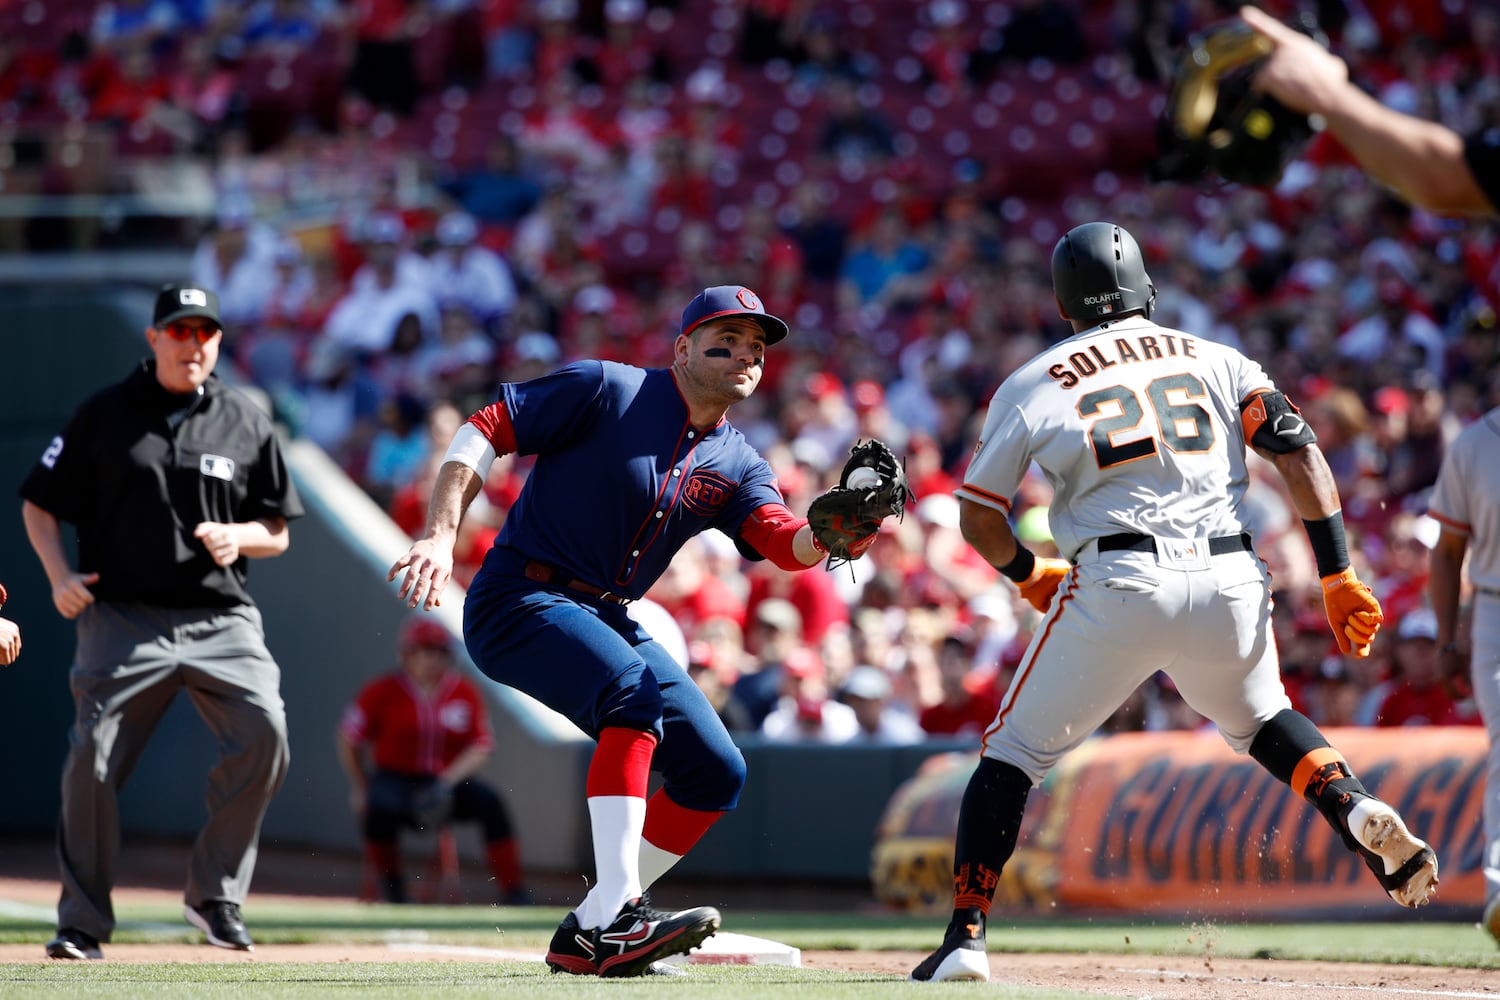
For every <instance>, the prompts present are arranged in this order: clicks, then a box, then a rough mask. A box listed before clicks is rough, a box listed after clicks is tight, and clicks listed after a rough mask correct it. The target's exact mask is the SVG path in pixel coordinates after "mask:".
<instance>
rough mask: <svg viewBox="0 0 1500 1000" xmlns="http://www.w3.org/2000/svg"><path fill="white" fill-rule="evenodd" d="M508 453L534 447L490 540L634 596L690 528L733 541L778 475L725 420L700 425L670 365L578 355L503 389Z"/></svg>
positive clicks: (771, 494) (773, 495)
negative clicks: (512, 446)
mask: <svg viewBox="0 0 1500 1000" xmlns="http://www.w3.org/2000/svg"><path fill="white" fill-rule="evenodd" d="M500 402H501V403H502V404H503V405H504V407H505V409H506V411H507V412H508V414H509V416H510V421H511V425H512V428H513V430H514V432H515V441H516V450H517V452H518V453H519V454H522V455H536V456H537V459H536V463H535V466H534V468H533V469H532V471H531V474H530V476H529V477H528V478H527V480H526V485H525V487H524V488H523V489H522V491H521V495H520V497H519V498H517V500H516V502H515V504H514V505H513V506H512V507H511V510H510V515H509V516H508V517H507V518H506V521H505V526H504V527H503V528H502V529H501V531H500V535H499V538H498V539H497V540H496V543H495V544H496V545H497V546H505V547H507V548H510V549H513V550H515V551H517V552H519V553H521V554H522V555H524V556H526V557H527V558H529V559H535V560H538V561H540V562H543V563H547V564H549V565H551V566H555V567H558V568H559V569H562V570H563V571H565V572H567V573H569V574H571V575H573V576H575V577H577V578H578V579H580V580H583V581H586V582H588V583H592V584H594V585H596V586H599V587H603V588H605V589H607V590H610V591H612V592H614V593H616V594H620V595H621V596H623V597H629V598H638V597H641V596H642V595H644V594H645V593H646V591H647V590H649V589H650V587H651V585H652V584H653V583H655V582H656V579H657V578H658V577H659V576H661V574H662V573H663V572H664V571H665V570H666V568H667V566H668V564H669V563H670V562H671V561H672V557H673V556H674V555H675V554H676V553H677V550H678V549H680V548H681V547H682V545H683V544H684V543H685V542H686V541H687V540H688V539H689V538H691V537H692V536H694V535H696V534H698V533H699V532H701V531H705V530H707V529H709V528H718V529H719V530H721V531H723V532H725V533H726V534H728V535H729V536H731V537H735V536H736V535H738V533H739V530H740V526H741V525H742V524H743V523H744V521H745V519H746V518H747V517H748V516H749V515H750V513H751V512H752V511H754V510H756V509H757V508H759V507H762V506H765V505H766V504H781V503H783V502H784V501H783V499H782V496H781V493H780V491H779V490H778V489H777V486H776V481H775V477H774V476H773V474H772V472H771V467H770V465H769V464H767V462H766V460H765V459H763V458H761V457H760V455H759V454H758V453H757V452H756V451H755V449H754V448H752V447H750V444H749V443H748V442H747V441H746V440H745V436H744V435H743V434H741V433H740V432H739V431H737V430H735V429H734V427H732V426H731V425H730V424H729V422H728V421H727V420H721V421H720V422H719V423H718V425H717V426H715V427H713V428H711V429H709V430H708V431H707V432H701V431H699V430H698V428H695V427H694V426H693V425H692V424H691V423H690V422H689V420H688V407H687V403H686V402H684V400H683V398H682V395H681V393H679V392H678V390H677V384H676V382H675V380H674V379H673V376H672V373H671V371H670V370H668V369H665V368H650V369H643V368H636V367H633V366H631V365H624V364H618V363H615V362H610V361H579V362H576V363H574V364H571V365H568V366H567V367H565V368H562V369H559V370H558V371H556V372H553V373H552V374H550V375H544V376H542V377H541V378H538V379H534V380H532V381H529V382H515V383H507V384H505V385H503V386H502V387H501V390H500Z"/></svg>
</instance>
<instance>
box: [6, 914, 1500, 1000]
mask: <svg viewBox="0 0 1500 1000" xmlns="http://www.w3.org/2000/svg"><path fill="white" fill-rule="evenodd" d="M564 912H565V911H564V910H562V909H560V908H557V907H535V908H502V907H486V906H453V907H437V906H433V907H428V906H419V907H396V906H382V905H366V904H359V903H346V902H329V901H324V900H307V901H296V902H283V901H280V900H277V901H274V902H264V903H261V902H257V901H256V900H255V899H254V898H252V899H251V901H250V904H249V905H248V906H247V907H246V918H247V921H248V922H249V923H250V926H251V929H252V931H253V932H254V934H255V937H256V940H257V941H259V942H261V943H264V944H294V943H339V942H348V943H377V942H390V941H397V940H402V939H407V940H411V939H418V940H424V941H428V942H434V943H439V944H449V945H463V946H471V947H488V948H505V949H513V950H527V951H537V952H539V951H541V950H542V949H543V948H545V946H546V944H547V941H548V940H549V939H550V937H551V935H552V932H553V930H554V929H555V928H556V926H557V922H558V920H560V919H561V918H562V916H563V913H564ZM724 914H725V930H729V931H736V932H739V933H743V934H753V935H757V936H760V937H767V938H773V939H775V940H778V941H784V942H787V943H788V944H792V945H795V946H797V947H799V948H802V949H803V950H830V949H831V950H851V951H852V950H865V951H879V950H903V951H925V950H927V949H929V948H931V947H932V946H933V945H934V944H935V943H936V941H937V937H938V935H939V934H940V933H941V929H942V928H941V924H942V921H941V920H940V919H935V918H930V917H915V916H906V915H881V914H868V913H859V912H836V913H812V912H800V911H799V912H781V911H764V910H760V911H739V910H736V909H734V908H732V907H725V908H724ZM119 918H120V921H121V924H120V927H119V929H118V930H117V932H116V934H115V941H116V942H151V941H198V940H201V938H200V937H199V935H198V934H197V932H195V931H193V930H191V929H190V928H188V927H187V926H186V924H184V923H183V921H182V918H181V911H180V908H179V907H177V906H175V905H168V904H126V905H122V906H121V907H120V908H119ZM51 933H52V923H51V920H50V914H47V913H46V908H44V907H36V908H11V909H9V910H7V911H5V912H4V913H3V914H0V942H6V943H22V942H24V943H35V944H36V946H37V948H38V951H40V948H41V944H42V942H44V941H45V940H46V939H47V938H48V937H49V936H50V935H51ZM989 946H990V951H991V953H992V956H993V958H992V964H993V965H994V967H995V968H996V970H997V971H998V970H1000V969H1001V968H1003V964H1004V958H1003V955H1004V953H1005V952H1104V953H1112V954H1121V955H1137V956H1142V955H1205V956H1216V957H1222V958H1279V959H1314V958H1316V959H1322V960H1335V961H1337V960H1343V961H1367V962H1388V963H1408V964H1419V965H1445V966H1459V967H1468V968H1483V969H1500V950H1497V949H1496V947H1495V944H1494V942H1493V941H1492V940H1491V939H1490V938H1489V937H1488V936H1487V935H1486V934H1484V933H1483V932H1482V931H1481V930H1480V929H1479V928H1477V927H1475V926H1474V925H1472V924H1467V923H1454V922H1440V921H1435V920H1426V919H1417V918H1412V919H1403V920H1392V921H1391V922H1386V923H1317V924H1313V923H1300V924H1274V925H1273V924H1237V923H1207V922H1205V923H1200V924H1191V923H1174V922H1171V921H1167V920H1150V919H1137V920H1051V921H1040V920H1028V921H1024V922H1022V921H1010V920H1007V919H1006V918H1004V917H998V918H997V919H996V920H995V922H994V923H993V924H992V925H991V928H990V934H989ZM106 954H107V949H106ZM930 989H931V987H925V986H922V985H920V984H909V983H905V982H902V981H901V980H900V979H899V978H898V977H894V976H882V975H876V974H866V973H851V972H837V971H821V970H812V969H805V968H801V969H789V968H776V967H751V968H723V967H707V966H698V967H694V968H693V969H692V970H691V971H690V974H689V975H688V976H684V977H680V978H679V977H649V978H647V979H643V980H607V981H604V980H586V979H585V980H580V979H578V978H575V977H571V976H554V975H550V974H549V973H548V972H547V970H546V969H545V968H544V967H543V966H542V965H541V964H540V963H537V962H505V963H488V962H473V963H468V962H428V961H413V962H396V963H384V962H339V963H330V964H294V963H274V962H232V963H224V964H217V963H196V962H193V963H162V964H127V963H114V964H112V963H109V962H102V963H93V962H89V963H50V964H21V963H17V964H10V965H3V964H0V996H3V997H6V998H10V997H64V996H67V997H110V998H113V1000H120V998H136V997H140V998H147V997H151V998H180V997H190V998H205V1000H207V998H218V997H225V998H228V997H231V996H233V997H243V996H246V995H250V996H254V997H256V998H258V1000H259V998H276V1000H281V998H286V1000H301V998H313V997H318V998H321V1000H328V998H331V997H333V998H337V997H361V996H369V995H378V996H379V997H381V998H390V1000H405V998H408V997H410V998H413V1000H415V998H419V997H420V998H424V1000H425V998H439V1000H445V998H450V997H451V998H457V997H464V996H471V995H472V996H479V995H485V996H494V995H496V994H499V993H503V994H505V995H507V996H517V997H530V996H537V997H553V996H556V997H564V996H566V997H569V998H573V997H576V998H580V1000H591V998H593V997H603V996H605V995H606V994H607V995H608V996H610V997H622V996H626V997H646V996H648V995H649V996H651V997H652V998H653V1000H655V998H659V997H661V996H663V995H670V996H676V997H683V998H689V997H692V998H696V997H701V996H712V997H714V1000H759V998H762V997H764V998H767V1000H770V998H773V997H801V996H806V997H819V998H829V1000H867V998H874V997H885V996H891V997H905V996H916V995H919V994H920V993H921V992H922V991H923V990H930ZM981 989H982V990H983V995H984V996H986V997H1000V998H1005V1000H1010V998H1018V1000H1019V998H1024V1000H1054V998H1076V997H1082V996H1085V995H1087V994H1082V993H1059V992H1048V991H1039V990H1028V989H1022V988H1020V987H1008V986H1005V985H1003V984H1000V983H990V984H987V985H985V986H982V987H981V986H978V985H967V984H951V985H950V986H947V987H944V992H947V991H949V990H954V991H957V992H958V993H959V994H962V995H977V994H975V993H974V991H976V990H981ZM1094 995H1096V994H1094Z"/></svg>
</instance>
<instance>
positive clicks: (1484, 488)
mask: <svg viewBox="0 0 1500 1000" xmlns="http://www.w3.org/2000/svg"><path fill="white" fill-rule="evenodd" d="M1496 456H1500V407H1497V408H1495V409H1493V410H1491V411H1490V412H1488V413H1486V414H1485V415H1484V416H1483V417H1481V418H1480V419H1479V420H1476V421H1475V422H1474V423H1472V424H1470V425H1469V426H1468V427H1466V428H1464V430H1463V432H1462V433H1460V434H1459V435H1458V437H1456V438H1454V440H1453V444H1452V445H1450V446H1449V448H1448V452H1447V454H1445V455H1444V456H1443V466H1442V469H1441V471H1439V473H1438V481H1437V487H1436V488H1435V489H1434V490H1433V494H1432V500H1431V502H1430V504H1429V510H1428V512H1429V513H1430V514H1432V516H1433V517H1435V518H1437V520H1438V521H1439V523H1441V524H1442V526H1443V527H1444V528H1445V529H1446V530H1448V531H1452V532H1455V533H1457V534H1460V535H1463V536H1465V537H1466V538H1467V539H1468V541H1469V545H1468V552H1469V580H1470V582H1471V583H1473V585H1474V622H1473V631H1472V641H1471V643H1470V645H1471V659H1470V662H1469V674H1470V676H1471V677H1472V678H1473V680H1474V702H1475V704H1477V705H1478V706H1479V714H1480V716H1481V717H1482V718H1483V719H1484V725H1485V729H1486V730H1487V731H1488V732H1489V739H1490V750H1489V761H1488V766H1487V768H1486V771H1485V793H1484V838H1485V850H1484V864H1483V869H1484V882H1485V890H1484V895H1485V901H1486V905H1487V909H1486V914H1487V915H1488V912H1489V910H1488V907H1493V906H1500V461H1496Z"/></svg>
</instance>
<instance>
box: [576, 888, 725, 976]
mask: <svg viewBox="0 0 1500 1000" xmlns="http://www.w3.org/2000/svg"><path fill="white" fill-rule="evenodd" d="M719 923H720V919H719V911H718V910H716V909H714V908H713V907H712V906H695V907H693V908H692V909H690V910H657V909H653V908H652V907H651V906H650V905H649V904H648V903H647V901H646V899H645V897H641V898H639V899H633V900H631V901H630V902H628V903H626V904H625V905H624V906H623V907H621V908H620V915H619V916H617V917H615V920H614V923H612V924H610V925H609V926H608V927H601V928H599V930H598V931H597V932H595V936H594V957H595V960H596V961H597V962H598V963H599V975H601V976H609V977H615V976H644V975H646V973H648V972H650V971H651V965H652V963H653V962H655V961H656V960H657V959H661V958H666V957H667V956H668V955H682V954H686V953H687V952H689V951H692V950H693V949H694V948H696V947H698V946H699V945H700V944H702V943H703V942H704V940H705V939H706V938H708V937H709V936H711V935H712V934H713V933H714V931H717V930H718V929H719Z"/></svg>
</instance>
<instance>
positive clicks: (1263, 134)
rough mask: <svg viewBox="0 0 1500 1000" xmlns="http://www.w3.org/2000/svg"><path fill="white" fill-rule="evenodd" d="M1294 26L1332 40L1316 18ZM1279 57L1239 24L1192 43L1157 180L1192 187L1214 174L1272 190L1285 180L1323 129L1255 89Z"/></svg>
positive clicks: (1164, 128) (1164, 124)
mask: <svg viewBox="0 0 1500 1000" xmlns="http://www.w3.org/2000/svg"><path fill="white" fill-rule="evenodd" d="M1292 27H1294V28H1296V29H1297V30H1299V31H1301V32H1303V33H1305V34H1308V35H1311V36H1312V37H1313V38H1316V39H1317V40H1318V41H1319V42H1320V43H1322V44H1323V46H1324V47H1325V48H1326V47H1327V45H1328V39H1327V37H1326V36H1325V35H1324V34H1323V33H1322V32H1321V31H1320V30H1318V28H1317V25H1316V22H1314V21H1313V20H1312V19H1311V18H1310V17H1306V16H1304V17H1303V19H1300V20H1297V21H1293V22H1292ZM1271 51H1272V44H1271V42H1269V41H1267V40H1266V39H1264V38H1262V37H1260V36H1259V35H1257V34H1256V33H1255V32H1254V31H1253V30H1251V28H1250V26H1249V25H1247V24H1246V23H1245V22H1244V21H1241V20H1239V19H1235V20H1233V21H1227V22H1224V23H1222V24H1220V25H1218V26H1216V27H1214V28H1211V29H1209V30H1208V31H1206V32H1205V33H1203V34H1201V35H1195V36H1193V37H1192V38H1191V39H1190V40H1189V42H1188V47H1187V50H1186V52H1184V53H1183V55H1182V57H1181V59H1180V60H1179V61H1178V64H1177V68H1176V70H1175V71H1174V73H1173V81H1172V93H1171V95H1170V96H1169V97H1168V99H1167V104H1166V107H1165V108H1164V109H1163V111H1162V116H1161V118H1160V120H1159V121H1158V122H1157V144H1158V149H1159V156H1158V158H1157V160H1156V162H1155V163H1153V164H1152V166H1151V179H1152V180H1157V181H1191V180H1196V179H1197V178H1199V177H1201V176H1203V175H1205V174H1210V173H1212V174H1217V175H1218V176H1220V177H1222V178H1224V179H1225V180H1227V181H1232V182H1234V183H1236V184H1248V185H1251V186H1255V187H1266V186H1269V185H1272V184H1275V183H1276V182H1277V181H1278V180H1279V179H1280V178H1281V172H1282V171H1283V170H1284V169H1285V168H1286V165H1287V164H1288V163H1290V162H1291V161H1292V160H1293V159H1294V158H1295V157H1296V156H1297V155H1298V154H1299V153H1300V152H1301V151H1302V148H1303V146H1305V145H1306V144H1307V141H1308V140H1309V139H1310V138H1312V136H1313V133H1314V132H1315V131H1316V130H1315V128H1314V126H1313V124H1312V122H1311V121H1310V120H1309V119H1308V117H1307V116H1306V115H1303V114H1299V113H1297V112H1295V111H1292V110H1291V109H1289V108H1288V107H1286V105H1284V104H1282V103H1281V102H1280V101H1278V100H1276V99H1275V98H1274V97H1271V96H1270V95H1269V94H1263V93H1260V92H1258V91H1256V90H1254V89H1253V88H1252V87H1251V85H1250V79H1251V77H1252V76H1253V75H1254V73H1255V70H1256V69H1257V68H1258V67H1259V65H1260V62H1261V60H1263V59H1264V58H1265V57H1266V56H1268V55H1270V53H1271Z"/></svg>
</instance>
